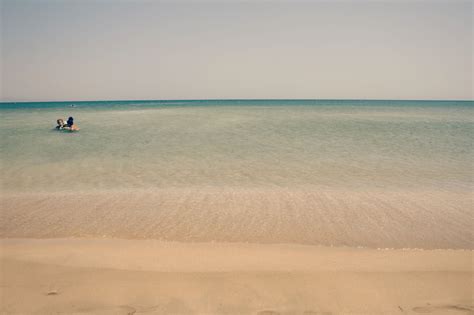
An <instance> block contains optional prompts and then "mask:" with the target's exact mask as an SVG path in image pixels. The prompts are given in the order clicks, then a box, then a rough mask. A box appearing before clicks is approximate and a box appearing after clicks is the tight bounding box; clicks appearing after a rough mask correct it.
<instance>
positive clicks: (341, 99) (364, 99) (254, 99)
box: [0, 98, 474, 104]
mask: <svg viewBox="0 0 474 315" xmlns="http://www.w3.org/2000/svg"><path fill="white" fill-rule="evenodd" d="M157 101H158V102H176V101H178V102H193V101H399V102H407V101H417V102H473V101H474V99H385V98H382V99H376V98H197V99H110V100H106V99H100V100H60V101H57V100H55V101H51V100H50V101H0V104H11V103H88V102H157Z"/></svg>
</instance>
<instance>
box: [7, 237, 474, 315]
mask: <svg viewBox="0 0 474 315" xmlns="http://www.w3.org/2000/svg"><path fill="white" fill-rule="evenodd" d="M1 248H2V251H1V264H2V277H1V297H2V303H1V305H2V306H1V309H0V312H2V314H29V313H35V314H52V313H55V314H56V313H65V314H260V315H264V314H266V315H269V314H418V313H433V314H473V312H474V306H473V297H472V292H473V291H472V289H473V281H474V277H473V271H472V267H473V265H472V251H467V250H374V249H354V248H346V247H340V248H328V247H319V246H305V245H290V244H288V245H285V244H280V245H276V244H275V245H269V244H242V243H231V244H230V243H179V242H162V241H153V240H142V241H139V240H128V241H127V240H93V239H54V240H51V239H44V240H33V239H8V240H2V241H1Z"/></svg>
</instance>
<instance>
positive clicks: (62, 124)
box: [56, 118, 66, 130]
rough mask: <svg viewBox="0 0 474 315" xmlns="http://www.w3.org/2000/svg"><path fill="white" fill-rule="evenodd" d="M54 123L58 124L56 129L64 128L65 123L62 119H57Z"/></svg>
mask: <svg viewBox="0 0 474 315" xmlns="http://www.w3.org/2000/svg"><path fill="white" fill-rule="evenodd" d="M56 122H57V123H58V125H57V126H56V129H59V130H61V129H64V126H66V123H65V122H64V119H62V118H59V119H58V120H56Z"/></svg>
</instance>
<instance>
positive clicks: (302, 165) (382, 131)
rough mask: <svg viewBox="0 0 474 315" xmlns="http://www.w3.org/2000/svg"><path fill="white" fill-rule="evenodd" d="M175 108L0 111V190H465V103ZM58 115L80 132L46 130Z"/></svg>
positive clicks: (468, 150) (468, 139) (468, 151)
mask: <svg viewBox="0 0 474 315" xmlns="http://www.w3.org/2000/svg"><path fill="white" fill-rule="evenodd" d="M51 104H52V105H51ZM185 104H186V105H182V104H181V103H179V104H175V103H172V104H166V103H165V104H164V105H163V104H161V103H153V102H144V103H140V102H133V103H125V104H122V103H112V104H109V103H105V104H102V103H85V104H82V103H76V107H74V108H70V107H68V105H69V104H57V103H50V104H47V105H48V106H53V107H48V106H46V105H44V107H42V108H41V107H39V108H34V109H31V108H30V109H24V108H23V109H18V108H17V109H3V110H2V111H1V112H0V113H1V121H0V132H1V134H2V142H1V150H2V178H3V189H4V190H8V191H11V190H12V191H63V190H73V191H77V190H81V191H82V190H97V189H100V190H107V189H117V188H118V189H127V188H140V189H143V188H169V187H202V186H219V187H222V186H229V187H292V188H294V187H298V186H305V187H307V186H313V187H314V186H316V187H322V188H337V189H339V188H349V189H372V188H383V189H407V188H409V189H417V188H420V187H423V188H436V189H469V187H470V184H471V180H472V174H473V173H472V163H471V162H472V161H471V156H472V151H473V142H472V135H473V127H472V126H473V125H472V121H473V117H474V116H473V115H472V114H473V112H474V107H473V106H471V105H472V102H462V103H451V102H441V104H440V102H433V104H430V102H411V103H410V102H395V103H394V104H393V103H387V102H385V103H384V102H379V103H377V102H366V103H364V102H361V101H357V102H350V101H346V102H341V103H335V104H332V103H328V104H325V103H324V102H321V101H320V102H314V103H309V102H308V101H301V102H298V101H288V105H285V103H284V102H283V101H278V102H274V103H273V105H272V102H271V101H265V102H262V103H258V102H255V101H253V102H252V101H247V103H245V102H243V101H234V102H230V103H229V101H227V102H223V104H222V105H219V103H218V102H216V101H213V102H209V103H206V102H197V103H193V102H189V103H185ZM242 104H243V105H242ZM430 105H431V106H430ZM36 106H38V105H36ZM54 106H56V107H54ZM7 107H8V106H7ZM10 107H12V106H11V105H10ZM69 115H72V116H74V117H75V121H76V122H77V124H78V125H79V127H80V128H81V131H80V132H78V133H73V134H70V133H64V132H56V131H55V130H53V127H54V125H55V120H56V119H57V118H59V117H64V118H67V116H69Z"/></svg>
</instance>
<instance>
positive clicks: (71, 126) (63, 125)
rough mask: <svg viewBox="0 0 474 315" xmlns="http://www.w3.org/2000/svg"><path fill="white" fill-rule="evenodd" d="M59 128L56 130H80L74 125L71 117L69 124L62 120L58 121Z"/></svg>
mask: <svg viewBox="0 0 474 315" xmlns="http://www.w3.org/2000/svg"><path fill="white" fill-rule="evenodd" d="M56 122H57V124H58V125H57V126H56V129H58V130H69V131H78V130H79V128H78V127H77V126H76V125H75V124H74V118H72V117H69V118H68V120H67V122H64V120H63V119H62V118H59V119H58V120H56Z"/></svg>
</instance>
